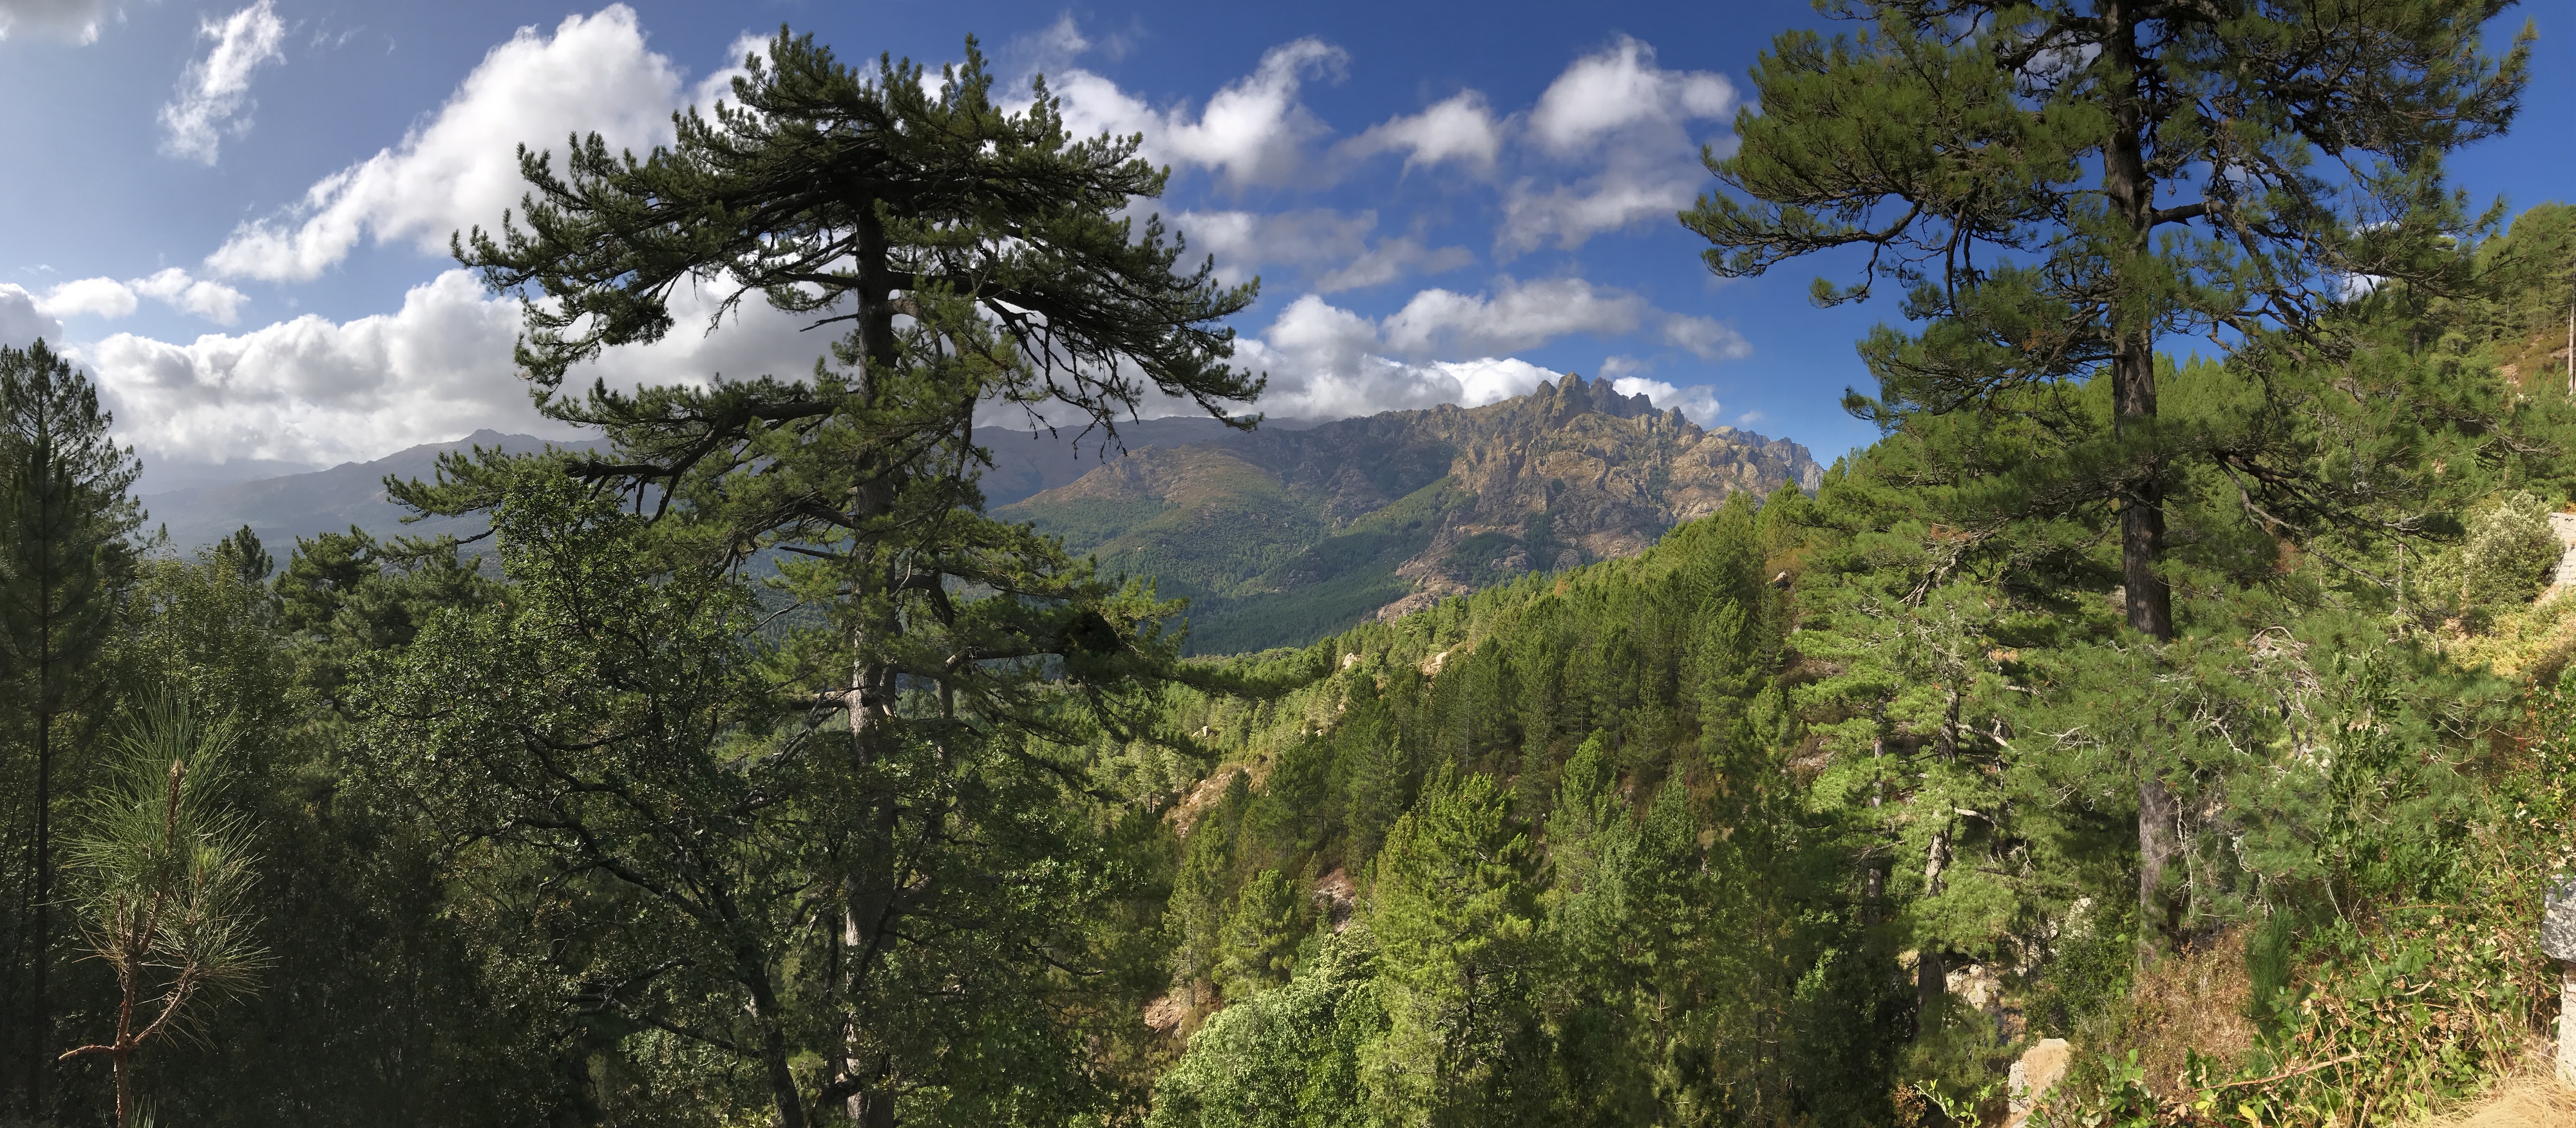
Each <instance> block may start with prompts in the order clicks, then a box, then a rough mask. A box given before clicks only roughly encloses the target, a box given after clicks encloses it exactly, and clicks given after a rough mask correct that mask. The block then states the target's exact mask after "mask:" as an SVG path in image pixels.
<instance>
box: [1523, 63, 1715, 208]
mask: <svg viewBox="0 0 2576 1128" xmlns="http://www.w3.org/2000/svg"><path fill="white" fill-rule="evenodd" d="M1735 104H1736V95H1735V87H1734V85H1733V84H1731V83H1729V82H1728V81H1727V80H1726V76H1724V75H1721V74H1716V73H1714V72H1710V71H1672V70H1665V69H1663V68H1661V67H1658V66H1656V65H1655V49H1654V48H1653V47H1650V46H1648V45H1646V44H1644V43H1641V42H1638V41H1637V40H1635V39H1630V38H1627V37H1625V36H1622V37H1620V38H1619V39H1618V40H1617V41H1615V42H1613V43H1612V44H1611V45H1610V46H1608V47H1605V48H1603V49H1602V50H1599V51H1596V52H1594V53H1592V54H1590V55H1586V56H1584V57H1583V58H1581V59H1578V60H1576V61H1575V62H1574V64H1573V65H1572V66H1569V67H1567V68H1566V69H1565V71H1564V72H1563V73H1561V74H1559V75H1557V77H1556V81H1554V82H1552V83H1550V84H1548V88H1547V92H1546V93H1544V94H1542V95H1540V96H1539V102H1538V106H1537V108H1535V109H1533V110H1531V111H1530V114H1529V121H1528V125H1527V134H1528V136H1529V137H1530V139H1531V140H1533V141H1534V142H1536V144H1537V147H1538V149H1539V150H1540V151H1542V152H1544V153H1546V154H1548V155H1550V156H1552V157H1555V158H1557V159H1558V160H1559V161H1561V162H1579V163H1580V164H1581V165H1582V166H1584V167H1596V168H1598V170H1599V171H1597V172H1595V173H1594V174H1592V175H1590V176H1587V177H1584V178H1582V179H1580V180H1577V181H1574V182H1571V183H1565V182H1548V181H1542V180H1541V179H1539V178H1535V177H1533V178H1527V179H1523V180H1520V181H1518V182H1515V183H1514V184H1513V185H1511V187H1510V188H1509V189H1508V190H1507V191H1506V192H1505V193H1504V198H1503V225H1502V228H1501V230H1500V231H1498V232H1497V233H1496V235H1495V239H1494V242H1495V246H1496V248H1497V249H1499V250H1501V251H1503V252H1505V253H1507V254H1508V253H1511V252H1517V251H1526V250H1530V249H1532V248H1535V247H1538V246H1541V245H1543V244H1545V243H1548V242H1550V241H1553V242H1555V243H1556V245H1557V246H1559V247H1562V248H1564V249H1567V250H1572V249H1574V248H1576V247H1579V246H1582V245H1583V243H1584V242H1585V241H1586V240H1588V239H1590V238H1591V237H1592V236H1594V235H1598V234H1601V233H1603V232H1606V231H1616V230H1619V229H1621V228H1624V227H1627V226H1629V225H1630V224H1634V223H1637V222H1640V221H1644V220H1649V219H1660V220H1664V221H1669V220H1670V219H1671V217H1672V215H1673V213H1675V212H1678V211H1680V210H1681V209H1682V208H1685V207H1688V206H1689V205H1690V203H1691V200H1692V199H1693V198H1694V197H1696V196H1697V195H1698V192H1699V189H1700V186H1701V184H1702V183H1703V182H1704V181H1705V180H1706V179H1707V176H1708V173H1707V170H1706V169H1703V168H1701V167H1700V164H1699V159H1698V158H1699V146H1698V145H1697V144H1696V143H1694V142H1693V141H1692V139H1691V133H1690V126H1691V123H1693V122H1696V121H1704V120H1708V119H1712V118H1722V117H1725V116H1726V115H1728V114H1729V113H1732V112H1733V111H1734V109H1735Z"/></svg>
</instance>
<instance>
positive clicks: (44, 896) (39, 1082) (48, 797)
mask: <svg viewBox="0 0 2576 1128" xmlns="http://www.w3.org/2000/svg"><path fill="white" fill-rule="evenodd" d="M37 669H38V671H39V672H38V673H37V675H36V678H37V689H36V692H37V694H38V696H39V701H38V702H37V705H36V906H35V908H36V924H35V945H34V952H35V955H34V958H33V963H34V965H35V966H34V968H33V971H34V974H33V975H32V976H31V978H32V979H33V983H32V984H31V985H30V987H29V989H28V991H27V1007H28V1017H27V1116H28V1118H29V1119H32V1120H42V1119H44V1113H45V1075H46V1074H47V1073H48V1072H50V1069H49V1068H48V1067H49V1066H50V1065H51V1064H52V1062H51V1061H50V1060H49V1059H50V1058H51V1057H52V1055H51V1054H48V1053H46V1052H45V1050H46V1048H47V1047H48V1046H49V1045H50V1044H51V1041H52V1037H53V1029H52V1028H53V1013H52V1011H51V1009H50V1008H49V1007H48V1005H47V1003H46V1000H45V993H46V988H47V987H48V986H49V983H48V982H47V980H48V978H49V975H48V973H49V972H51V970H52V966H53V946H54V945H53V939H54V936H53V899H54V892H53V832H54V820H53V808H54V742H53V727H54V726H53V717H52V715H51V714H50V713H48V712H47V711H46V710H45V707H44V703H43V701H42V700H41V697H42V695H43V693H44V677H45V675H44V673H43V667H42V666H41V665H39V666H38V667H37Z"/></svg>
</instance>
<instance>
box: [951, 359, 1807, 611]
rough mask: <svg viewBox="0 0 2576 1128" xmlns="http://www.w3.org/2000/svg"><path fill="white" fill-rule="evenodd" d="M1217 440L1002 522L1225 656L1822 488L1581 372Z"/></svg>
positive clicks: (1147, 456)
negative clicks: (1167, 601) (1178, 615)
mask: <svg viewBox="0 0 2576 1128" xmlns="http://www.w3.org/2000/svg"><path fill="white" fill-rule="evenodd" d="M1209 426H1210V427H1211V428H1213V426H1214V425H1213V424H1210V425H1209ZM1206 435H1207V437H1206V439H1204V440H1203V441H1199V442H1194V443H1189V444H1186V445H1173V446H1159V445H1158V446H1153V447H1143V446H1140V445H1139V444H1136V443H1132V442H1131V443H1130V444H1129V445H1130V453H1128V454H1127V455H1125V456H1124V457H1121V458H1118V459H1116V460H1115V461H1113V462H1110V463H1109V464H1106V465H1102V466H1100V467H1098V468H1097V469H1093V470H1091V471H1089V472H1088V473H1086V474H1084V475H1083V476H1082V477H1081V478H1079V479H1077V480H1075V481H1072V482H1070V483H1067V484H1064V485H1051V486H1050V488H1048V489H1046V490H1045V491H1043V492H1040V493H1037V494H1035V495H1033V496H1031V497H1029V498H1027V499H1026V500H1023V501H1020V502H1017V503H1014V504H1007V505H1002V506H1000V507H999V509H998V510H997V514H998V515H999V516H1003V517H1006V518H1016V519H1019V520H1026V521H1031V522H1034V523H1035V524H1036V525H1037V526H1038V527H1039V528H1041V529H1044V530H1047V531H1049V532H1054V533H1057V534H1060V535H1062V536H1063V537H1064V538H1065V540H1066V543H1067V544H1068V545H1069V546H1070V547H1072V548H1074V549H1075V550H1077V551H1084V552H1090V553H1092V554H1094V555H1096V556H1097V557H1099V559H1100V561H1101V564H1102V566H1103V567H1104V568H1107V569H1110V570H1113V571H1121V572H1126V573H1129V574H1133V575H1144V576H1152V577H1155V578H1156V580H1157V582H1158V585H1159V588H1160V590H1161V592H1162V593H1163V594H1164V595H1167V596H1171V595H1180V596H1188V597H1189V598H1190V600H1191V609H1190V619H1191V627H1190V648H1191V649H1192V650H1194V651H1197V652H1200V653H1229V652H1234V651H1240V650H1253V649H1260V648H1263V647H1268V646H1278V645H1290V644H1298V643H1304V642H1308V641H1312V640H1314V639H1317V638H1322V637H1325V636H1327V635H1330V634H1333V633H1335V632H1338V631H1341V630H1343V629H1345V628H1347V627H1349V626H1350V625H1351V624H1352V623H1355V622H1358V621H1360V620H1361V619H1364V618H1368V617H1370V616H1378V617H1381V618H1391V617H1393V616H1396V615H1400V614H1403V613H1405V612H1407V611H1410V610H1413V609H1415V608H1419V607H1424V606H1428V605H1429V604H1431V603H1433V602H1436V601H1437V600H1439V599H1441V598H1444V597H1446V596H1449V595H1454V594H1457V593H1460V592H1465V591H1469V590H1473V589H1475V588H1479V587H1483V586H1486V585H1488V584H1492V583H1495V582H1498V581H1501V580H1507V579H1510V578H1511V577H1513V576H1516V575H1520V574H1522V573H1526V572H1531V571H1550V570H1556V569H1563V568H1570V567H1574V566H1576V565H1578V564H1584V563H1588V562H1590V561H1594V560H1605V559H1609V558H1612V557H1620V556H1627V555H1631V554H1633V553H1636V552H1639V551H1642V550H1644V549H1645V548H1646V547H1647V546H1648V545H1651V544H1653V543H1654V542H1655V540H1656V538H1658V537H1660V536H1662V535H1663V533H1664V531H1665V530H1666V529H1669V528H1671V527H1672V526H1674V525H1675V524H1678V523H1680V522H1683V521H1687V520H1690V519H1692V518H1694V517H1699V516H1703V515H1706V514H1708V513H1711V512H1714V511H1715V510H1716V509H1717V507H1718V506H1719V505H1721V504H1723V503H1724V502H1725V500H1726V498H1727V497H1728V496H1729V495H1731V494H1734V493H1736V492H1738V491H1742V490H1751V491H1754V492H1755V493H1756V494H1757V495H1761V494H1768V493H1770V492H1771V491H1773V490H1776V489H1778V488H1780V486H1782V485H1783V484H1794V485H1796V486H1798V487H1799V488H1801V489H1810V490H1812V489H1814V488H1815V487H1816V485H1817V484H1818V483H1819V482H1820V481H1821V480H1822V477H1823V473H1824V472H1823V469H1822V468H1821V467H1819V466H1817V465H1816V462H1815V459H1814V458H1812V457H1810V456H1809V454H1808V453H1807V449H1806V448H1805V447H1802V446H1799V445H1798V444H1796V443H1793V442H1788V441H1786V440H1775V439H1766V438H1764V437H1762V436H1760V435H1755V434H1751V433H1749V432H1743V431H1738V430H1736V429H1734V428H1732V427H1719V428H1717V429H1715V430H1707V429H1703V428H1701V427H1700V426H1699V425H1698V424H1695V423H1692V422H1690V421H1689V420H1687V419H1685V418H1683V417H1682V415H1681V413H1680V412H1678V411H1663V412H1658V411H1656V410H1655V408H1654V406H1653V405H1652V404H1651V403H1649V402H1648V401H1647V399H1646V397H1644V396H1623V395H1620V394H1619V393H1618V392H1617V391H1614V390H1613V389H1612V388H1611V386H1610V384H1609V382H1607V381H1597V382H1591V383H1587V382H1585V381H1584V379H1583V378H1582V377H1581V376H1568V377H1566V378H1565V379H1564V380H1563V381H1562V382H1560V383H1557V384H1553V385H1549V384H1542V385H1540V386H1539V388H1538V390H1537V391H1535V392H1533V393H1531V394H1529V395H1526V396H1521V397H1517V398H1514V399H1508V400H1504V401H1502V402H1500V403H1493V404H1487V405H1485V406H1483V407H1478V408H1467V409H1461V408H1458V407H1455V406H1442V407H1435V408H1431V409H1429V410H1427V411H1390V412H1384V413H1381V414H1378V415H1373V416H1369V417H1367V418H1362V419H1344V420H1341V421H1338V422H1333V423H1323V424H1318V425H1315V426H1313V427H1310V428H1305V429H1299V430H1287V429H1279V428H1272V427H1264V428H1262V429H1261V430H1259V431H1255V432H1252V433H1250V434H1245V433H1242V432H1230V431H1223V430H1209V431H1207V432H1206Z"/></svg>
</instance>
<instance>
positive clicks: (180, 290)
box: [36, 266, 250, 325]
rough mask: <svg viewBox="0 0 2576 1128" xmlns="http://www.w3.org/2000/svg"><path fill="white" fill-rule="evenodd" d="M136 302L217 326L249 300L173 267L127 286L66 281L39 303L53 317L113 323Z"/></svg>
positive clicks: (91, 280) (110, 280)
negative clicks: (151, 301)
mask: <svg viewBox="0 0 2576 1128" xmlns="http://www.w3.org/2000/svg"><path fill="white" fill-rule="evenodd" d="M138 298H154V299H157V300H159V301H161V302H162V303H164V304H166V305H169V306H170V307H172V308H174V309H179V310H184V311H186V312H188V313H193V314H195V315H197V316H199V317H202V318H205V319H206V320H208V321H212V322H215V323H216V324H219V325H230V324H232V323H233V321H234V320H235V319H236V318H238V317H239V316H240V315H241V307H242V303H244V302H247V301H249V300H250V296H249V295H247V294H244V293H242V292H241V291H239V290H236V289H233V288H232V287H230V286H226V285H224V284H223V283H221V282H210V281H207V280H205V279H202V278H193V277H190V276H189V274H188V272H187V271H184V270H181V269H179V268H178V267H175V266H174V267H169V268H167V269H164V270H160V271H157V272H155V273H153V274H152V275H150V276H149V277H144V278H136V279H132V280H130V281H125V282H119V281H117V280H116V279H113V278H81V279H76V280H74V281H70V282H65V283H63V284H61V285H59V286H55V287H53V288H52V289H50V290H47V291H45V296H44V297H43V298H41V299H38V301H37V303H36V304H37V305H38V306H39V307H40V308H42V309H43V310H44V312H45V313H46V314H47V315H49V316H52V317H57V318H62V317H96V318H101V319H105V320H114V319H116V318H119V317H124V316H126V315H128V314H131V313H133V312H134V309H135V306H136V305H137V304H138Z"/></svg>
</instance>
